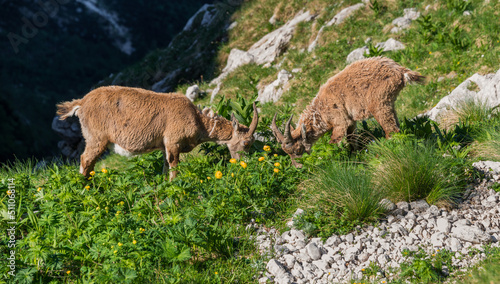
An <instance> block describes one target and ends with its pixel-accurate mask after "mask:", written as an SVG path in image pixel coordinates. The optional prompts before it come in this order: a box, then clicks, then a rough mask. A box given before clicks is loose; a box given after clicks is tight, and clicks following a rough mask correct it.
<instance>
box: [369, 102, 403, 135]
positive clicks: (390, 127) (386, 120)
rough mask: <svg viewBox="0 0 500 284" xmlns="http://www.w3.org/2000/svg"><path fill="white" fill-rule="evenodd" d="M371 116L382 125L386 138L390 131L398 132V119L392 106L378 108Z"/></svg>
mask: <svg viewBox="0 0 500 284" xmlns="http://www.w3.org/2000/svg"><path fill="white" fill-rule="evenodd" d="M373 117H374V118H375V120H377V122H378V123H379V124H380V126H382V129H384V132H385V137H386V138H390V137H391V133H394V132H399V121H398V117H397V116H396V111H395V110H394V108H388V107H383V108H380V109H379V110H378V111H377V112H376V113H374V114H373Z"/></svg>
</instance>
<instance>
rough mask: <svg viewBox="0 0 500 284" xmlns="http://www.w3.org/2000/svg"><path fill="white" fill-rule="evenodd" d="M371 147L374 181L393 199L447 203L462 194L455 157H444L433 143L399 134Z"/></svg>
mask: <svg viewBox="0 0 500 284" xmlns="http://www.w3.org/2000/svg"><path fill="white" fill-rule="evenodd" d="M397 137H402V138H401V139H400V138H397ZM396 140H397V141H396ZM368 149H369V151H370V154H371V156H372V159H371V165H372V171H373V182H374V185H375V187H376V188H380V189H381V190H382V191H383V192H384V193H385V194H386V195H387V196H388V198H389V199H391V200H392V201H393V202H399V201H414V200H418V199H426V200H427V202H428V203H430V204H436V203H438V204H441V205H446V204H451V203H454V201H456V199H457V198H458V197H459V196H460V193H461V189H460V187H459V185H460V184H461V183H460V179H461V177H460V176H459V174H462V176H463V173H458V171H459V170H458V169H457V168H460V167H455V166H452V164H453V163H454V162H455V161H454V159H453V158H451V157H450V158H446V157H443V156H442V155H440V154H439V152H437V151H436V149H435V147H434V146H433V145H431V144H429V143H425V142H417V141H416V140H409V139H407V138H406V137H404V136H396V139H392V140H389V141H385V142H376V143H373V144H372V145H370V146H369V148H368Z"/></svg>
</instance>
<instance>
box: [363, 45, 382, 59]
mask: <svg viewBox="0 0 500 284" xmlns="http://www.w3.org/2000/svg"><path fill="white" fill-rule="evenodd" d="M383 52H384V48H383V47H382V46H380V47H377V46H375V45H373V43H371V42H369V43H368V52H365V53H364V54H363V55H364V56H365V57H376V56H380V55H382V53H383Z"/></svg>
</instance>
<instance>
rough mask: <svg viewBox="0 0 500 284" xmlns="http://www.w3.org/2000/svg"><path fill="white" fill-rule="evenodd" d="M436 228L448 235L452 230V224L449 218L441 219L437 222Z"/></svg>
mask: <svg viewBox="0 0 500 284" xmlns="http://www.w3.org/2000/svg"><path fill="white" fill-rule="evenodd" d="M436 226H437V229H438V231H440V232H442V233H445V234H448V233H449V232H450V229H451V224H450V222H449V221H448V219H447V218H439V219H437V220H436Z"/></svg>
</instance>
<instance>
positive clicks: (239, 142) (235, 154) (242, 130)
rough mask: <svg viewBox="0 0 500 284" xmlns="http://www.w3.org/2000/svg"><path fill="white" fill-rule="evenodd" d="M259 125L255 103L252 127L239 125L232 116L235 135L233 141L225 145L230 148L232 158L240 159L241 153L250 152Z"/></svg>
mask: <svg viewBox="0 0 500 284" xmlns="http://www.w3.org/2000/svg"><path fill="white" fill-rule="evenodd" d="M258 123H259V113H258V112H257V108H256V107H255V103H253V118H252V122H251V123H250V127H246V126H245V125H241V124H239V123H238V120H237V119H236V117H235V116H234V115H233V114H231V124H232V126H233V135H232V138H231V140H229V141H228V142H226V143H225V144H226V145H227V147H228V148H229V152H230V153H231V158H234V159H239V158H240V153H239V152H241V151H245V152H248V150H250V146H252V144H253V142H254V141H255V138H254V137H253V133H254V132H255V129H257V124H258Z"/></svg>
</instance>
